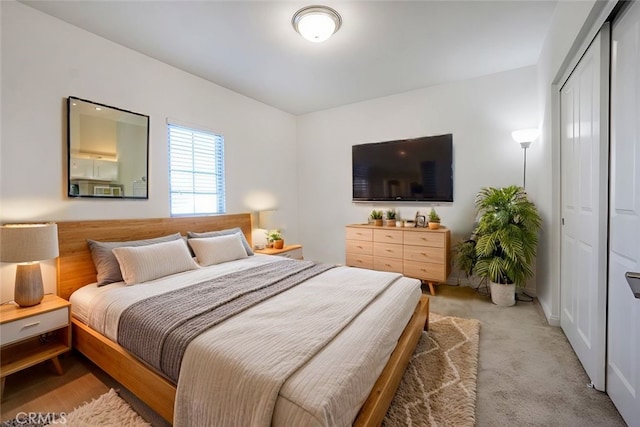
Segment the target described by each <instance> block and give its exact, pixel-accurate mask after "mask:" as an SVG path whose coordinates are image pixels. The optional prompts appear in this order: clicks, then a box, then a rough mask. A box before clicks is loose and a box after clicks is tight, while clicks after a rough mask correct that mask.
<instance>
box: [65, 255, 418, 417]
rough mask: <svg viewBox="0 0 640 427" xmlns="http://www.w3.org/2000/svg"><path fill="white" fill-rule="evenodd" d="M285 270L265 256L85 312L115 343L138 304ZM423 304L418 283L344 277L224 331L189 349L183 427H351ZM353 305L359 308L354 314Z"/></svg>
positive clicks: (294, 294)
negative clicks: (247, 272) (227, 279)
mask: <svg viewBox="0 0 640 427" xmlns="http://www.w3.org/2000/svg"><path fill="white" fill-rule="evenodd" d="M278 260H279V259H278V258H277V257H260V256H256V257H250V258H248V259H247V260H243V261H241V262H232V263H225V264H221V265H219V266H216V268H215V269H209V268H207V269H201V270H197V271H195V272H191V273H188V274H179V275H175V276H172V279H171V280H169V279H168V278H167V279H161V280H157V281H155V282H153V283H151V282H150V283H148V284H146V285H142V286H141V285H136V286H130V287H125V286H122V285H110V287H112V288H113V289H116V291H114V292H107V291H105V290H104V288H99V291H95V293H99V294H101V295H100V296H99V297H96V298H90V300H91V301H90V303H89V304H88V305H89V306H90V308H87V307H86V305H85V308H84V311H85V312H86V313H89V324H90V325H91V326H93V327H94V328H96V329H98V330H99V331H100V332H102V333H103V334H105V335H106V336H108V337H109V338H111V339H114V340H116V339H117V336H116V335H117V329H118V327H117V319H118V316H119V313H121V312H122V311H123V310H124V309H126V307H128V306H129V305H130V304H132V303H133V302H136V301H138V300H140V299H143V298H146V297H147V296H150V295H154V294H157V293H161V292H165V291H168V290H170V289H175V288H176V287H178V286H188V284H192V283H198V282H199V281H201V280H203V278H204V277H211V274H214V275H216V274H226V273H227V272H230V271H234V270H237V269H241V268H247V267H248V266H251V265H255V264H257V263H264V262H276V261H278ZM205 270H208V271H206V272H205ZM177 276H179V277H177ZM372 277H376V278H381V279H382V280H381V281H378V282H377V283H376V284H374V283H372V282H371V278H372ZM390 285H392V286H390ZM143 288H144V289H143ZM377 295H381V297H376V296H377ZM419 297H420V288H419V282H418V281H416V280H413V279H407V278H399V276H398V275H396V274H394V273H379V272H371V271H368V270H360V269H353V268H347V267H338V268H335V269H332V270H330V271H328V272H326V273H323V274H322V275H320V276H317V277H315V278H313V279H311V280H309V281H307V282H305V283H304V284H302V285H299V286H297V287H295V288H294V289H291V290H289V291H287V292H285V293H283V294H280V295H278V296H276V297H273V298H271V299H270V300H268V301H266V302H264V303H261V304H259V305H258V306H255V307H253V308H251V309H249V310H247V311H245V312H244V313H242V314H241V315H239V316H236V317H235V318H233V319H229V320H227V321H225V322H223V323H222V324H220V325H218V326H216V327H214V328H212V329H211V330H209V331H207V332H205V333H204V334H202V335H201V336H200V337H198V338H196V339H195V340H194V341H192V343H191V344H190V345H189V346H188V348H187V351H186V353H185V357H184V360H183V364H182V370H181V373H180V378H179V381H178V394H177V398H176V407H175V418H174V424H175V425H178V426H180V425H189V426H193V425H269V424H273V425H311V426H313V425H318V426H326V425H349V424H351V422H352V421H353V418H354V417H355V415H356V414H357V411H358V409H359V407H360V406H361V405H362V403H363V402H364V399H366V397H367V395H368V393H369V391H370V390H371V387H372V385H373V383H374V382H375V380H376V378H377V377H378V376H379V374H380V372H381V370H382V368H383V367H384V364H385V363H386V361H387V360H388V357H389V355H390V353H391V351H392V350H393V348H394V346H395V342H396V341H397V338H398V337H399V335H400V333H401V332H402V329H403V328H404V326H405V324H406V322H407V321H408V319H409V317H410V316H411V314H412V311H413V308H414V307H415V304H416V303H417V300H418V299H419ZM77 298H78V299H80V294H79V295H78V296H77ZM354 298H355V300H354ZM347 301H351V302H353V301H359V302H357V303H356V305H359V306H360V308H358V309H356V310H351V311H349V310H347V309H345V306H347V305H348V306H353V304H352V303H348V304H347ZM72 303H73V298H72ZM365 306H366V309H364V308H365ZM362 309H364V310H362ZM396 310H397V312H396ZM74 311H75V309H74ZM78 311H79V312H82V311H83V310H78ZM356 312H357V313H360V314H359V316H358V317H355V319H353V320H351V318H352V317H354V316H355V315H356V314H357V313H356ZM327 319H329V320H327ZM293 336H295V340H294V341H289V340H287V339H286V338H290V337H293ZM282 338H284V341H283V340H282ZM302 343H306V345H305V346H303V345H301V344H302ZM327 343H328V344H327Z"/></svg>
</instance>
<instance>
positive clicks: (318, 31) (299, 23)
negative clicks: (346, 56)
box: [291, 6, 342, 43]
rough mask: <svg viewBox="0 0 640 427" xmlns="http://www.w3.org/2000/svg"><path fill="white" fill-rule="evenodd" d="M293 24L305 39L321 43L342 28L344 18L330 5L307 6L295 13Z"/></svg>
mask: <svg viewBox="0 0 640 427" xmlns="http://www.w3.org/2000/svg"><path fill="white" fill-rule="evenodd" d="M291 25H293V28H294V29H295V30H296V31H297V32H298V33H300V35H301V36H302V37H304V38H305V39H307V40H309V41H311V42H314V43H320V42H323V41H325V40H327V39H328V38H329V37H331V36H332V35H333V34H334V33H335V32H336V31H338V30H339V29H340V26H341V25H342V18H341V17H340V15H339V14H338V12H336V11H335V10H333V9H331V8H330V7H327V6H307V7H303V8H302V9H300V10H299V11H297V12H296V13H295V14H294V15H293V18H292V19H291Z"/></svg>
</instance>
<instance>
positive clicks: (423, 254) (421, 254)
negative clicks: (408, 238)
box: [403, 245, 445, 264]
mask: <svg viewBox="0 0 640 427" xmlns="http://www.w3.org/2000/svg"><path fill="white" fill-rule="evenodd" d="M403 258H404V259H406V260H410V261H420V262H432V263H436V264H444V262H445V253H444V251H443V250H442V248H432V247H429V246H408V245H406V246H405V247H404V257H403Z"/></svg>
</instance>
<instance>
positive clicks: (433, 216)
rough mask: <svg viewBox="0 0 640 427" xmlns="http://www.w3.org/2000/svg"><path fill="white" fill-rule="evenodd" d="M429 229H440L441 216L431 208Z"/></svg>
mask: <svg viewBox="0 0 640 427" xmlns="http://www.w3.org/2000/svg"><path fill="white" fill-rule="evenodd" d="M429 228H430V229H432V230H437V229H438V228H440V216H438V213H437V212H436V210H435V209H434V208H431V212H429Z"/></svg>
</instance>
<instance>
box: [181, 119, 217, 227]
mask: <svg viewBox="0 0 640 427" xmlns="http://www.w3.org/2000/svg"><path fill="white" fill-rule="evenodd" d="M168 132H169V192H170V199H171V215H197V214H217V213H225V209H226V207H225V184H224V137H223V136H221V135H216V134H214V133H212V132H208V131H203V130H200V129H193V128H188V127H185V126H181V125H177V124H174V123H169V124H168Z"/></svg>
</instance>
